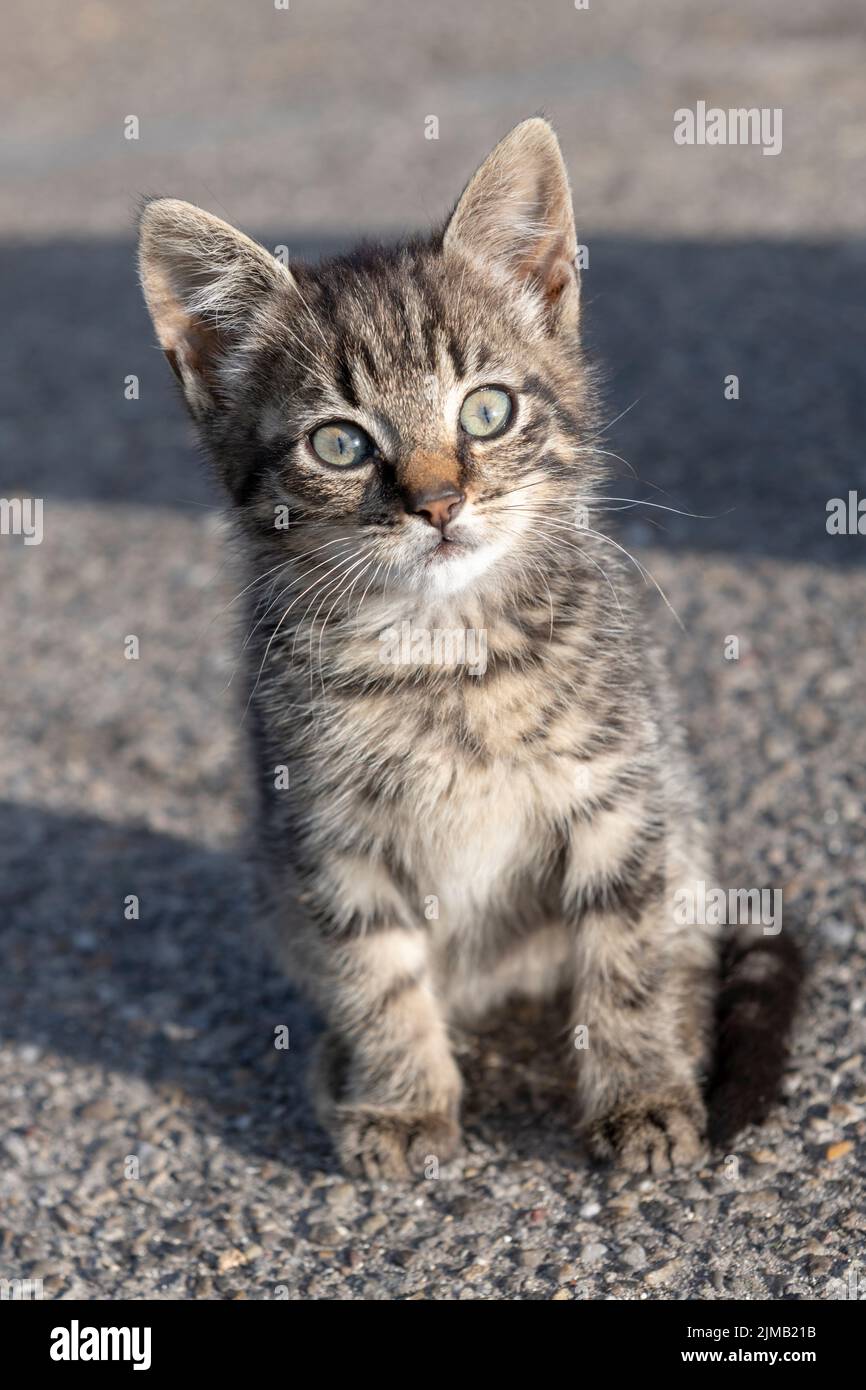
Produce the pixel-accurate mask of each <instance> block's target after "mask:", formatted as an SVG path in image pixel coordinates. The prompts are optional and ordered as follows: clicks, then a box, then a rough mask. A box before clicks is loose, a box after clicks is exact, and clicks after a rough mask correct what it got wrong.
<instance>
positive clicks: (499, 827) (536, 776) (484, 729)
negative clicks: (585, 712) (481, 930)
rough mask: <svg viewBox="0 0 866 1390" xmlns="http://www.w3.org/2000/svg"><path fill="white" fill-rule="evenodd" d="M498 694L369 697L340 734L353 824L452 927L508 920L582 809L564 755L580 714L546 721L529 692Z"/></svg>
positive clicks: (548, 715) (350, 713) (508, 688)
mask: <svg viewBox="0 0 866 1390" xmlns="http://www.w3.org/2000/svg"><path fill="white" fill-rule="evenodd" d="M464 684H465V683H464ZM498 684H499V686H500V688H499V689H497V690H496V691H495V692H494V690H493V689H492V688H489V687H488V688H485V687H483V686H481V685H475V686H474V687H469V689H468V690H467V689H464V688H463V687H462V686H461V687H459V688H453V689H451V690H444V691H442V690H440V691H439V692H438V698H434V697H432V696H431V695H430V694H429V692H421V691H411V692H408V691H404V692H402V695H403V697H404V698H402V699H400V700H399V701H393V700H386V699H379V698H365V699H363V700H361V701H356V702H355V703H354V704H353V705H352V706H351V707H350V708H349V709H347V710H346V711H345V712H344V717H343V718H342V719H341V720H340V721H339V723H338V724H335V725H334V727H333V729H332V741H333V749H334V754H335V756H337V757H338V758H339V759H340V761H341V762H342V764H343V768H344V775H343V776H341V778H340V781H341V785H342V794H341V805H342V808H343V810H342V813H343V814H345V815H347V816H348V817H350V818H351V819H352V821H353V824H354V827H355V829H358V827H359V826H360V825H363V833H364V835H365V836H366V838H367V839H368V841H369V842H370V843H375V844H377V845H378V846H381V847H382V849H383V852H384V856H385V857H386V858H387V860H388V861H389V862H390V863H391V865H392V867H393V868H394V870H395V872H396V874H397V876H398V877H399V879H400V881H401V882H402V883H404V884H406V885H408V886H409V891H410V893H412V894H413V895H414V896H415V897H416V898H417V900H418V903H417V905H418V906H419V907H423V908H424V909H425V910H430V911H433V912H435V913H436V914H437V917H438V919H439V920H442V921H443V922H448V923H449V924H451V925H452V926H455V925H459V924H462V923H465V922H467V921H472V920H476V919H477V918H479V916H484V915H486V914H489V913H490V912H491V911H497V912H499V913H501V912H502V911H503V910H504V908H505V905H506V904H507V903H508V901H509V899H510V898H512V897H513V895H514V893H515V891H516V885H517V883H518V882H519V881H521V880H524V879H525V878H526V877H527V875H529V876H532V875H533V874H537V873H538V868H539V864H542V863H543V862H544V861H545V859H546V858H547V857H548V854H549V851H550V848H551V846H550V843H549V841H550V840H551V838H552V836H553V833H554V832H553V827H554V826H555V824H556V823H557V821H560V820H561V819H562V817H563V816H565V815H567V814H568V811H569V809H570V808H571V807H572V806H573V804H574V798H575V788H576V780H575V777H574V763H573V761H572V760H571V759H570V758H569V756H568V754H567V752H566V751H564V750H567V748H568V747H569V746H570V745H571V744H573V743H574V740H575V736H576V732H577V725H578V724H579V715H578V714H577V713H576V712H575V711H574V710H572V711H570V713H569V714H568V717H567V714H566V711H564V710H563V711H560V712H559V713H553V712H551V711H549V710H547V709H546V708H545V705H544V701H543V699H540V698H539V694H538V691H535V692H533V691H532V689H531V688H530V686H529V683H528V682H527V683H525V685H524V688H522V689H518V686H517V683H516V682H515V681H513V680H503V681H502V682H501V683H498ZM338 744H339V749H338V747H337V745H338ZM428 899H432V900H434V901H433V902H432V905H431V903H430V902H428ZM433 920H436V918H434V919H433Z"/></svg>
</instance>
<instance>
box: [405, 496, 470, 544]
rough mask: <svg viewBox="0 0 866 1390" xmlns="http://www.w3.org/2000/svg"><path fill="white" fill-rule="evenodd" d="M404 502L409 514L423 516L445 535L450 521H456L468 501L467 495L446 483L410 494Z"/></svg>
mask: <svg viewBox="0 0 866 1390" xmlns="http://www.w3.org/2000/svg"><path fill="white" fill-rule="evenodd" d="M404 500H405V504H406V510H407V512H411V513H412V514H413V515H415V516H423V518H424V520H425V521H427V522H428V523H429V524H430V525H431V526H436V527H437V528H438V529H439V530H440V531H441V532H442V534H443V535H444V534H445V527H446V526H447V525H448V523H449V521H453V520H454V518H455V517H456V515H457V513H458V512H459V511H460V508H461V507H462V506H463V503H464V502H465V501H466V494H465V492H462V491H461V490H460V489H459V488H456V487H455V486H454V485H453V484H452V483H444V484H441V485H440V486H438V487H433V488H429V489H427V490H425V491H424V492H410V493H408V494H407V496H406V498H405V499H404Z"/></svg>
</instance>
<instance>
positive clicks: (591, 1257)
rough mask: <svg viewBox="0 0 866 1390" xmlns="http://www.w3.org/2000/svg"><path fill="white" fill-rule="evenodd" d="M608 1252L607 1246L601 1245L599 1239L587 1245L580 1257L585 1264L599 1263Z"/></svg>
mask: <svg viewBox="0 0 866 1390" xmlns="http://www.w3.org/2000/svg"><path fill="white" fill-rule="evenodd" d="M606 1254H607V1246H606V1245H601V1244H599V1243H598V1242H597V1241H591V1242H590V1244H589V1245H585V1246H584V1247H583V1249H582V1250H581V1252H580V1258H581V1260H582V1261H583V1263H584V1264H585V1265H597V1264H598V1263H599V1261H600V1260H603V1259H604V1257H605V1255H606Z"/></svg>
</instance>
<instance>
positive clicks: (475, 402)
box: [460, 386, 512, 439]
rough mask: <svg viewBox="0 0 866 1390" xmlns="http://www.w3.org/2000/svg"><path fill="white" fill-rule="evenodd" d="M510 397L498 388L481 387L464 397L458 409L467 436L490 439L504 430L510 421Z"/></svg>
mask: <svg viewBox="0 0 866 1390" xmlns="http://www.w3.org/2000/svg"><path fill="white" fill-rule="evenodd" d="M511 409H512V407H511V397H510V396H509V394H508V392H507V391H503V390H502V388H501V387H499V386H482V387H480V389H479V390H477V391H472V392H470V394H469V395H468V396H467V397H466V400H465V401H464V402H463V405H462V406H461V409H460V423H461V425H462V426H463V428H464V429H465V431H466V433H467V434H472V435H475V437H476V438H477V439H490V437H491V436H492V435H494V434H499V432H500V431H501V430H504V429H505V426H506V425H507V424H508V421H509V420H510V419H511Z"/></svg>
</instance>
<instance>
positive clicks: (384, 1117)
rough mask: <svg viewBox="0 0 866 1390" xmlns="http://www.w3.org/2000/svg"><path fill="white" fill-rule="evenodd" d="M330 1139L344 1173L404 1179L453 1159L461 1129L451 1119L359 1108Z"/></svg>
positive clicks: (342, 1120) (346, 1116)
mask: <svg viewBox="0 0 866 1390" xmlns="http://www.w3.org/2000/svg"><path fill="white" fill-rule="evenodd" d="M334 1140H335V1143H336V1146H337V1151H338V1153H339V1155H340V1160H341V1162H342V1164H343V1167H344V1168H345V1170H346V1172H347V1173H350V1174H352V1175H353V1176H355V1177H361V1178H408V1177H411V1176H412V1175H414V1174H418V1175H423V1174H424V1173H425V1172H427V1171H429V1169H430V1166H431V1164H432V1163H434V1162H435V1163H437V1164H438V1163H444V1162H446V1160H447V1159H449V1158H451V1157H453V1155H454V1154H455V1153H456V1152H457V1149H458V1148H459V1146H460V1126H459V1124H458V1123H457V1120H456V1119H454V1118H452V1117H451V1116H450V1115H439V1114H433V1113H427V1114H417V1115H416V1114H403V1113H401V1112H399V1111H386V1110H373V1109H359V1110H356V1111H348V1112H344V1113H343V1115H342V1116H341V1117H340V1120H339V1122H338V1126H337V1128H336V1129H335V1131H334Z"/></svg>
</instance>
